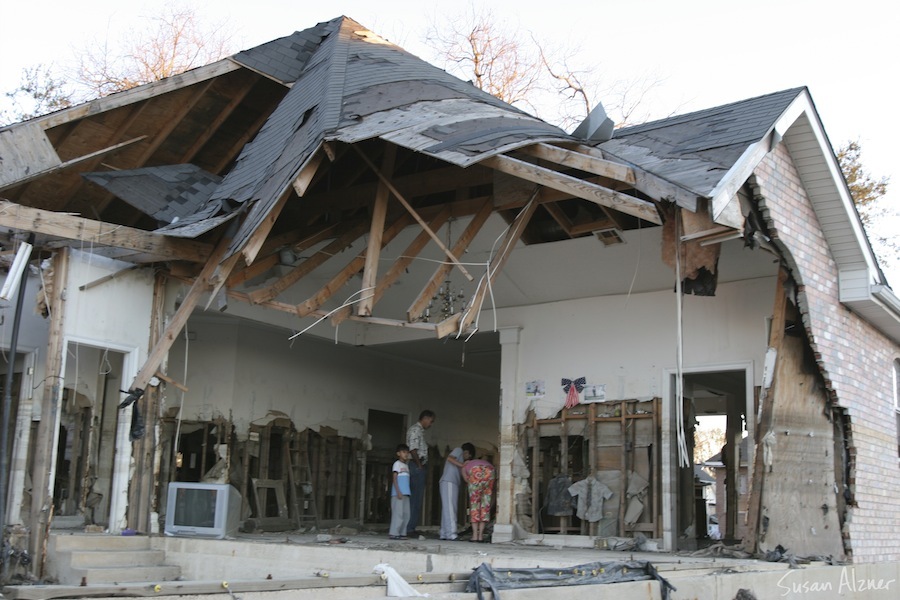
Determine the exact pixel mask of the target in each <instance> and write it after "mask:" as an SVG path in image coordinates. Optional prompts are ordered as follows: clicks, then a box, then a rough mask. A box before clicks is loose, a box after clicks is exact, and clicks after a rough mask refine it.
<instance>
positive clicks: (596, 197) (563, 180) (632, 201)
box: [481, 154, 662, 225]
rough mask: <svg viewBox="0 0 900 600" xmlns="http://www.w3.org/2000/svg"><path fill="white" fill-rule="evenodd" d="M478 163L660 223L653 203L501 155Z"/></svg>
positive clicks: (660, 220)
mask: <svg viewBox="0 0 900 600" xmlns="http://www.w3.org/2000/svg"><path fill="white" fill-rule="evenodd" d="M481 162H482V164H484V165H487V166H489V167H491V168H493V169H496V170H498V171H500V172H502V173H506V174H508V175H513V176H514V177H519V178H520V179H524V180H526V181H531V182H532V183H537V184H539V185H543V186H546V187H550V188H553V189H556V190H560V191H563V192H566V193H568V194H571V195H572V196H576V197H578V198H582V199H584V200H587V201H589V202H594V203H595V204H599V205H600V206H606V207H608V208H612V209H615V210H618V211H619V212H623V213H626V214H629V215H633V216H635V217H638V218H641V219H644V220H645V221H649V222H651V223H656V224H657V225H660V224H662V219H660V216H659V213H658V212H657V210H656V207H655V206H654V205H653V203H651V202H647V201H646V200H641V199H640V198H635V197H634V196H629V195H627V194H623V193H621V192H616V191H614V190H610V189H609V188H605V187H603V186H600V185H597V184H595V183H590V182H588V181H585V180H583V179H579V178H577V177H572V176H571V175H565V174H563V173H558V172H556V171H553V170H551V169H547V168H544V167H539V166H537V165H533V164H531V163H528V162H525V161H523V160H519V159H517V158H511V157H509V156H504V155H502V154H501V155H497V156H491V157H489V158H486V159H485V160H483V161H481Z"/></svg>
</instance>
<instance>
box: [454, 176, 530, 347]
mask: <svg viewBox="0 0 900 600" xmlns="http://www.w3.org/2000/svg"><path fill="white" fill-rule="evenodd" d="M539 195H540V188H538V189H537V190H535V192H534V194H533V195H532V197H531V199H530V200H529V201H528V203H527V204H526V205H525V207H524V208H523V209H522V210H521V211H519V214H518V215H516V218H515V220H514V221H513V222H512V224H511V225H510V227H509V229H507V230H506V236H504V238H503V242H502V243H501V245H500V246H499V248H500V250H499V252H497V254H495V255H494V257H493V258H492V259H491V264H490V267H489V269H488V275H487V277H484V278H482V279H481V280H480V281H479V282H478V287H477V288H476V290H475V293H474V294H472V298H471V300H470V301H469V304H468V306H466V308H465V310H464V311H463V312H462V318H461V320H460V322H459V331H466V330H467V329H468V328H469V327H470V326H471V325H472V323H474V322H475V319H476V318H477V317H478V313H480V312H481V306H482V304H484V297H485V295H486V294H487V292H488V290H489V289H490V288H491V286H492V285H493V283H494V281H495V280H496V279H497V275H499V274H500V271H502V270H503V267H504V265H506V262H507V261H508V260H509V257H510V256H511V255H512V252H513V249H514V248H515V247H516V243H518V241H519V238H521V237H522V234H523V233H524V232H525V227H526V226H527V225H528V221H530V220H531V217H532V216H534V212H535V211H536V210H537V207H538V206H539V202H538V201H537V197H538V196H539Z"/></svg>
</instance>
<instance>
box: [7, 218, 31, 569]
mask: <svg viewBox="0 0 900 600" xmlns="http://www.w3.org/2000/svg"><path fill="white" fill-rule="evenodd" d="M28 244H29V249H28V250H27V255H26V256H25V262H26V263H27V262H28V260H29V259H30V258H31V249H30V246H31V245H32V244H34V234H33V233H32V234H31V235H30V236H29V237H28ZM20 276H21V277H22V278H23V279H24V281H20V282H19V294H18V298H17V299H16V313H15V316H14V317H13V326H12V333H11V335H10V340H9V355H8V356H7V359H6V360H7V361H8V362H7V369H6V381H5V383H4V385H3V417H2V422H0V542H2V541H5V540H6V492H7V490H6V488H7V482H8V481H9V452H8V451H7V445H8V444H9V413H10V408H11V405H12V386H13V380H14V378H15V374H16V348H17V346H18V345H19V324H20V322H21V321H22V305H23V304H24V303H25V287H26V283H27V282H28V280H27V277H28V273H27V271H26V270H25V269H22V271H21V274H20ZM8 559H9V553H7V552H0V563H2V565H3V581H4V582H6V581H7V580H8V579H9V577H8V576H9V560H8Z"/></svg>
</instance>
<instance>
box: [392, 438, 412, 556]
mask: <svg viewBox="0 0 900 600" xmlns="http://www.w3.org/2000/svg"><path fill="white" fill-rule="evenodd" d="M408 462H409V446H407V445H406V444H400V445H398V446H397V460H396V461H394V466H393V469H392V470H393V472H394V479H393V483H392V485H391V528H390V531H388V535H389V537H390V538H391V539H392V540H405V539H408V538H407V537H406V526H407V525H408V524H409V466H407V464H406V463H408Z"/></svg>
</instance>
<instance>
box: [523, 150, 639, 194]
mask: <svg viewBox="0 0 900 600" xmlns="http://www.w3.org/2000/svg"><path fill="white" fill-rule="evenodd" d="M519 152H524V153H525V154H528V155H530V156H534V157H536V158H540V159H542V160H547V161H550V162H554V163H556V164H558V165H563V166H566V167H571V168H573V169H578V170H579V171H584V172H585V173H593V174H594V175H600V176H601V177H606V178H608V179H614V180H616V181H621V182H622V183H626V184H628V185H629V186H632V187H633V186H634V183H635V177H634V169H632V168H631V167H628V166H625V165H622V164H620V163H615V162H612V161H610V160H606V159H604V158H598V157H596V156H592V155H591V154H585V153H583V152H576V151H575V150H567V149H565V148H559V147H557V146H551V145H550V144H533V145H531V146H525V147H523V148H519Z"/></svg>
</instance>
